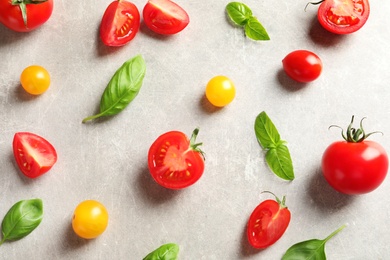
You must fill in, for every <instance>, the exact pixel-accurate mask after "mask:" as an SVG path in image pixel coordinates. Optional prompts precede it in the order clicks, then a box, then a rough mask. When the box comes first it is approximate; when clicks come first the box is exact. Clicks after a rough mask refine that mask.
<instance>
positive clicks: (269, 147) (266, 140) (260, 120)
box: [255, 111, 294, 180]
mask: <svg viewBox="0 0 390 260" xmlns="http://www.w3.org/2000/svg"><path fill="white" fill-rule="evenodd" d="M255 134H256V138H257V141H258V142H259V144H260V146H261V147H262V148H263V149H264V150H266V151H267V153H266V156H265V159H266V161H267V164H268V166H269V167H270V169H271V170H272V172H273V173H274V174H275V175H276V176H278V177H280V178H282V179H284V180H293V179H294V169H293V164H292V160H291V156H290V151H289V150H288V147H287V146H286V145H285V141H283V140H281V138H280V135H279V132H278V130H277V129H276V127H275V125H274V124H273V123H272V121H271V119H270V118H269V117H268V115H267V113H266V112H264V111H263V112H261V113H260V114H259V115H258V116H257V117H256V120H255Z"/></svg>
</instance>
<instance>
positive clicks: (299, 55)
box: [282, 50, 322, 83]
mask: <svg viewBox="0 0 390 260" xmlns="http://www.w3.org/2000/svg"><path fill="white" fill-rule="evenodd" d="M282 63H283V69H284V71H285V72H286V74H287V75H288V76H290V77H291V78H292V79H294V80H296V81H298V82H302V83H307V82H311V81H313V80H315V79H317V78H318V77H319V76H320V75H321V71H322V61H321V59H320V58H319V57H318V56H317V55H316V54H315V53H313V52H311V51H307V50H296V51H293V52H291V53H289V54H288V55H287V56H286V57H285V58H284V59H283V60H282Z"/></svg>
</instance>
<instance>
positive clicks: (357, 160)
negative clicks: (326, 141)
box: [322, 117, 389, 195]
mask: <svg viewBox="0 0 390 260" xmlns="http://www.w3.org/2000/svg"><path fill="white" fill-rule="evenodd" d="M352 123H353V117H352V120H351V124H350V125H349V127H348V129H347V136H344V133H343V138H344V139H345V141H337V142H334V143H332V144H331V145H329V146H328V148H327V149H326V150H325V152H324V154H323V156H322V173H323V175H324V177H325V179H326V180H327V181H328V183H329V184H330V185H331V186H332V187H333V188H334V189H335V190H337V191H339V192H341V193H344V194H350V195H358V194H364V193H368V192H371V191H373V190H375V189H376V188H378V187H379V186H380V185H381V183H382V182H383V181H384V179H385V177H386V175H387V171H388V167H389V159H388V156H387V153H386V150H385V149H384V148H383V147H382V146H381V145H380V144H379V143H377V142H374V141H367V140H365V139H366V138H367V137H368V136H369V135H370V134H365V133H364V131H363V128H362V123H361V122H360V128H359V129H354V128H352Z"/></svg>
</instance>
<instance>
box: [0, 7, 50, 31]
mask: <svg viewBox="0 0 390 260" xmlns="http://www.w3.org/2000/svg"><path fill="white" fill-rule="evenodd" d="M26 9H27V26H26V25H25V24H24V21H23V17H22V12H21V10H20V7H19V6H18V5H12V4H11V0H0V23H2V24H4V25H5V26H6V27H8V28H9V29H11V30H14V31H17V32H30V31H32V30H35V29H37V28H38V27H40V26H41V25H43V24H44V23H45V22H46V21H47V20H48V19H49V18H50V16H51V14H52V12H53V0H48V1H46V2H43V3H39V4H26Z"/></svg>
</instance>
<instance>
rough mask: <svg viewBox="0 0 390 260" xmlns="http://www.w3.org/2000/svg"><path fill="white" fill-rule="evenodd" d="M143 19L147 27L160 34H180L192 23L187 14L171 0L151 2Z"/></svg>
mask: <svg viewBox="0 0 390 260" xmlns="http://www.w3.org/2000/svg"><path fill="white" fill-rule="evenodd" d="M143 17H144V21H145V24H146V26H147V27H148V28H149V29H150V30H152V31H154V32H156V33H159V34H175V33H178V32H180V31H182V30H183V29H184V28H186V27H187V25H188V23H189V22H190V18H189V16H188V14H187V12H186V11H185V10H184V9H183V8H182V7H180V6H179V5H177V4H176V3H174V2H172V1H170V0H149V1H148V2H147V3H146V5H145V7H144V9H143Z"/></svg>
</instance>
